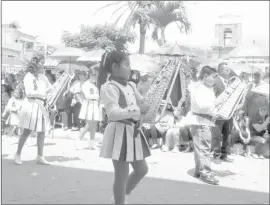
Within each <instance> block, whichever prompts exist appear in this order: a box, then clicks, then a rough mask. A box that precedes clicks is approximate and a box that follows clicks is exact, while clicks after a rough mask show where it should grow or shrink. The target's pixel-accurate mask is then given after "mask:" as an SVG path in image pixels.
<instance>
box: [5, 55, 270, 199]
mask: <svg viewBox="0 0 270 205" xmlns="http://www.w3.org/2000/svg"><path fill="white" fill-rule="evenodd" d="M43 63H44V58H43V57H42V56H38V57H34V58H33V59H32V61H31V62H30V63H29V65H28V66H27V71H26V72H25V73H24V72H19V73H17V74H16V75H15V76H14V75H12V74H9V75H7V76H6V77H5V78H4V79H3V80H2V86H1V87H2V90H1V91H2V93H1V95H2V129H3V128H5V127H6V128H7V127H8V128H9V129H8V131H7V133H8V134H9V135H19V136H20V138H19V143H18V149H17V152H16V155H15V163H16V164H22V161H21V158H20V156H21V151H22V148H23V146H24V144H25V142H26V140H27V138H28V137H29V136H30V134H31V133H35V135H36V138H37V146H38V155H37V162H38V163H40V164H49V162H47V161H46V159H45V158H44V157H43V147H44V139H45V136H49V137H50V136H51V137H52V133H53V132H52V131H53V129H54V128H55V121H59V122H60V123H61V124H62V129H63V130H64V131H66V130H69V129H71V130H74V131H79V136H78V141H77V143H76V148H77V149H78V150H79V149H82V148H83V147H85V144H84V142H83V141H81V140H82V139H83V138H84V136H85V134H86V133H87V132H90V140H89V145H88V147H89V149H91V150H96V149H100V156H101V157H105V158H111V159H112V160H113V165H114V168H115V185H114V191H115V192H117V193H114V197H115V198H114V200H115V202H119V204H122V203H123V200H124V198H125V197H124V196H125V194H127V195H128V194H129V193H130V192H131V191H132V190H133V189H134V187H135V185H136V184H137V183H138V182H139V181H140V180H141V179H142V178H143V176H145V175H146V173H147V169H148V168H147V164H146V162H145V160H144V159H145V158H146V157H148V156H150V149H160V150H161V151H163V152H169V151H172V152H174V153H177V152H183V153H185V152H194V156H195V177H198V178H200V179H201V180H202V181H204V182H206V183H209V184H218V180H217V179H216V178H215V177H214V175H213V173H212V172H211V165H210V164H211V158H212V160H213V161H214V162H215V163H221V162H233V160H232V159H231V158H230V157H229V155H231V154H239V150H235V149H234V147H235V146H234V145H235V144H236V143H240V144H242V145H243V152H242V153H241V154H242V155H243V156H245V157H254V158H257V159H264V157H269V156H267V154H265V152H264V151H262V150H263V149H261V148H262V147H264V146H265V145H267V144H268V150H269V132H270V130H269V99H268V98H266V97H265V96H262V95H260V94H257V93H254V92H252V88H254V87H257V86H260V85H261V84H262V83H264V82H263V81H262V80H261V79H262V77H261V73H259V72H256V73H254V75H253V83H252V86H251V87H250V90H249V91H248V92H247V95H246V96H245V99H244V102H243V104H242V106H241V107H238V108H237V111H236V112H235V114H234V116H233V117H232V118H231V119H229V120H223V119H222V118H220V116H218V115H217V113H216V111H215V101H216V98H217V97H218V96H219V95H220V94H221V93H223V92H224V90H225V89H226V88H227V87H228V86H229V84H230V81H229V79H230V78H231V77H232V76H234V75H235V74H234V73H233V72H232V71H231V70H230V68H229V65H227V64H226V63H221V64H219V65H218V67H217V68H213V67H210V66H204V67H202V69H201V70H200V71H199V72H198V71H197V70H196V69H192V74H191V75H190V76H186V77H187V78H190V79H188V80H187V82H189V83H188V85H187V87H188V89H187V100H186V101H185V102H184V103H183V105H182V106H181V107H180V108H174V107H173V106H172V104H170V103H169V104H168V103H167V102H165V101H164V102H162V104H161V107H160V110H159V113H158V114H157V119H160V120H159V121H158V123H156V124H154V125H143V126H142V133H143V134H141V135H140V137H134V138H133V136H135V133H137V132H138V129H137V128H136V124H137V121H138V120H139V119H140V115H141V114H144V113H146V112H147V111H148V110H149V108H150V105H146V104H145V103H144V102H143V97H144V96H145V94H146V92H147V90H148V89H149V88H150V86H151V82H152V79H153V77H154V76H151V75H149V74H147V73H140V72H138V71H131V70H130V65H129V59H128V56H126V55H125V54H123V53H121V52H117V51H113V52H110V53H105V54H104V55H103V56H102V61H101V66H100V69H99V75H98V77H97V76H96V75H94V74H93V72H91V70H89V72H83V71H76V72H75V77H74V78H73V79H72V81H71V83H70V85H68V86H67V87H65V92H63V93H61V95H60V96H59V98H58V100H57V102H56V104H55V106H54V108H53V109H51V110H49V111H48V110H46V109H45V106H44V105H45V104H46V103H45V102H46V95H47V93H48V92H50V91H51V90H52V89H53V84H54V83H55V82H56V79H59V76H60V75H61V74H62V73H63V72H59V73H57V74H56V75H53V74H52V72H51V71H50V70H47V71H46V70H44V68H43ZM108 76H109V77H108ZM242 80H246V79H242ZM205 96H207V97H205ZM164 106H166V109H165V113H164V114H163V115H162V116H161V113H162V110H163V107H164ZM213 118H214V119H216V120H215V121H213V120H212V119H213ZM4 131H5V130H2V132H4ZM97 131H100V132H104V136H103V143H102V145H101V147H100V145H99V144H96V142H95V134H96V132H97ZM250 145H253V146H255V148H256V150H255V151H251V150H250V147H251V146H250ZM268 155H269V151H268ZM123 162H125V163H123ZM129 163H131V165H132V166H133V168H134V172H132V173H131V174H130V175H128V173H129V172H128V165H129ZM123 180H124V181H123ZM124 187H127V191H124V190H123V188H124ZM116 189H118V191H117V190H116Z"/></svg>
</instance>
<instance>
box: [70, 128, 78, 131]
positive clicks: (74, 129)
mask: <svg viewBox="0 0 270 205" xmlns="http://www.w3.org/2000/svg"><path fill="white" fill-rule="evenodd" d="M71 130H72V131H78V130H79V128H78V127H72V128H71Z"/></svg>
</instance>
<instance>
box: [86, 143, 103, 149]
mask: <svg viewBox="0 0 270 205" xmlns="http://www.w3.org/2000/svg"><path fill="white" fill-rule="evenodd" d="M88 148H89V149H90V150H99V149H100V148H99V147H98V146H97V145H95V144H94V145H89V147H88Z"/></svg>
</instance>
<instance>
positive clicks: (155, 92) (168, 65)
mask: <svg viewBox="0 0 270 205" xmlns="http://www.w3.org/2000/svg"><path fill="white" fill-rule="evenodd" d="M183 66H184V64H183V62H182V59H180V60H166V61H165V64H164V66H163V68H162V69H161V70H160V72H159V73H158V75H157V77H156V78H155V79H154V80H153V81H152V84H151V86H150V88H149V90H148V91H147V93H146V96H145V103H147V104H149V105H151V107H150V110H149V111H148V112H147V113H146V114H145V115H143V116H142V117H141V119H140V124H141V125H142V124H155V123H157V122H159V121H160V119H161V118H162V116H164V114H165V111H166V107H167V104H168V103H169V100H170V95H171V92H172V90H173V86H174V83H175V81H176V78H177V75H178V74H179V72H180V80H181V87H182V90H183V88H184V89H186V88H185V84H184V82H185V76H184V72H183ZM166 92H167V97H166V103H165V105H164V107H163V109H162V113H161V115H160V118H159V119H157V120H156V116H157V114H158V110H159V108H160V106H161V103H162V100H163V98H164V96H165V94H166ZM179 92H180V91H179ZM185 96H186V92H182V99H180V102H179V104H178V107H179V106H181V104H182V103H183V102H184V100H185Z"/></svg>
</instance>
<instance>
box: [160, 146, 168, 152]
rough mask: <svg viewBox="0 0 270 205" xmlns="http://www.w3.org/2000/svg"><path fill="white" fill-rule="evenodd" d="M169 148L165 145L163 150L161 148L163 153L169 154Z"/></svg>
mask: <svg viewBox="0 0 270 205" xmlns="http://www.w3.org/2000/svg"><path fill="white" fill-rule="evenodd" d="M169 150H170V149H169V147H168V146H166V145H164V146H163V147H162V148H161V151H162V152H169Z"/></svg>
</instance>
